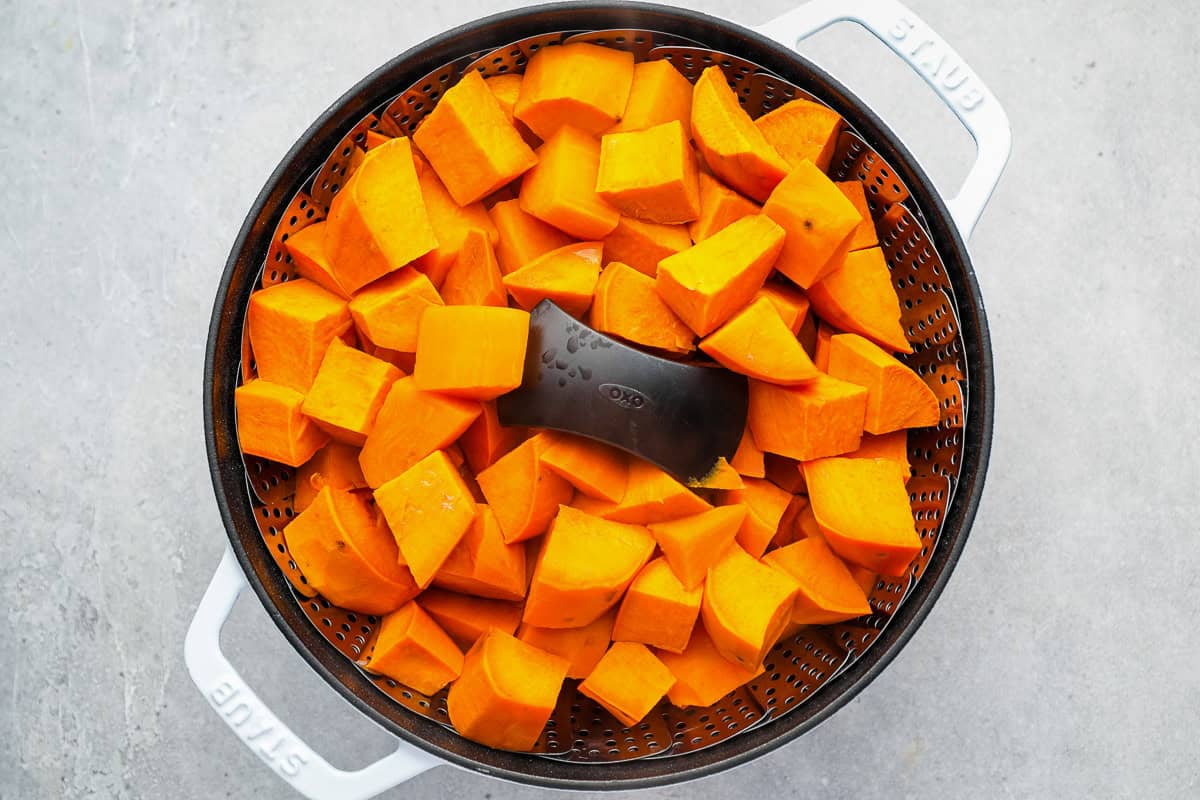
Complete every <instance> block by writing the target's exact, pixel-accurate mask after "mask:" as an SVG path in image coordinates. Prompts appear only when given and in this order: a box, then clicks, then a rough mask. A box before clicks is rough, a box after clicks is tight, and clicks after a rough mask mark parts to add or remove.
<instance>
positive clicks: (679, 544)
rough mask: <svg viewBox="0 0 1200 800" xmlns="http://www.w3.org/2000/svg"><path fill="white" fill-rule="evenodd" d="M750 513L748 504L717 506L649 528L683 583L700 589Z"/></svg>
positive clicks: (688, 587)
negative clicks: (709, 569) (748, 512)
mask: <svg viewBox="0 0 1200 800" xmlns="http://www.w3.org/2000/svg"><path fill="white" fill-rule="evenodd" d="M746 516H747V509H746V507H745V506H742V505H727V506H717V507H716V508H712V509H709V510H708V511H702V512H701V513H699V514H695V515H693V516H690V517H682V518H680V519H674V520H671V521H669V522H656V523H654V524H652V525H650V526H649V529H650V535H652V536H653V537H654V540H655V541H656V542H658V546H659V548H660V549H661V550H662V551H663V556H665V557H666V560H667V564H668V566H670V567H671V571H672V572H674V573H675V576H676V577H677V578H679V581H680V583H681V584H682V585H683V586H684V587H685V588H687V589H698V588H699V587H700V585H701V584H702V583H704V576H705V575H706V574H707V573H708V568H709V567H710V566H712V565H713V564H714V563H715V562H716V560H717V559H718V558H719V557H720V556H721V554H722V553H723V552H725V548H726V547H728V546H729V544H730V543H731V542H733V540H734V538H735V537H736V536H737V533H738V530H739V529H740V528H741V527H742V523H743V521H744V520H745V519H746Z"/></svg>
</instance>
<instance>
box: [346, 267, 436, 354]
mask: <svg viewBox="0 0 1200 800" xmlns="http://www.w3.org/2000/svg"><path fill="white" fill-rule="evenodd" d="M442 304H443V303H442V298H441V295H439V294H438V291H437V289H436V288H434V286H433V283H432V282H431V281H430V280H429V278H428V277H427V276H426V275H425V274H424V273H421V272H418V271H416V270H415V269H402V270H398V271H396V272H393V273H391V274H390V275H388V276H386V277H384V278H381V279H380V280H378V281H375V282H374V283H372V284H371V285H370V286H368V287H366V288H364V289H361V290H360V291H359V292H357V293H356V294H355V295H354V299H353V300H351V301H350V314H351V315H352V316H353V317H354V324H355V325H356V326H357V328H358V330H359V331H360V332H361V333H362V335H363V336H364V337H366V339H367V340H369V341H370V342H371V344H373V345H375V346H376V347H382V348H385V349H387V350H392V351H395V352H398V353H415V352H416V351H417V327H418V326H419V325H420V323H421V315H422V314H424V313H425V309H427V308H429V307H430V306H440V305H442Z"/></svg>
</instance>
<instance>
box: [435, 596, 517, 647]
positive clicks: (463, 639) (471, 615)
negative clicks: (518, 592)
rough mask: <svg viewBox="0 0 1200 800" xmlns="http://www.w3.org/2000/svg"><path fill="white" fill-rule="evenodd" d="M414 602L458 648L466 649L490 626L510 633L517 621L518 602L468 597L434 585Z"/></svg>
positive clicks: (512, 632) (512, 631) (513, 630)
mask: <svg viewBox="0 0 1200 800" xmlns="http://www.w3.org/2000/svg"><path fill="white" fill-rule="evenodd" d="M417 603H418V604H420V606H421V608H423V609H425V611H426V612H427V613H428V614H429V616H431V617H433V619H434V621H435V622H437V623H438V624H439V625H441V626H442V628H443V629H444V630H445V631H446V633H448V634H449V635H450V638H451V639H453V640H454V642H455V643H456V644H457V645H458V646H459V647H462V648H464V649H467V650H469V649H471V647H472V646H473V645H474V644H475V642H477V641H478V640H479V637H481V636H483V635H484V634H486V633H487V632H488V631H490V630H492V629H493V628H495V629H496V630H499V631H503V632H504V633H507V634H509V635H510V636H511V635H512V634H514V633H515V632H516V630H517V625H519V624H520V623H521V605H520V603H509V602H505V601H503V600H493V599H485V598H482V597H472V596H469V595H465V594H458V593H457V592H449V591H444V590H442V589H437V588H432V589H426V590H425V591H423V592H421V595H420V597H418V598H417Z"/></svg>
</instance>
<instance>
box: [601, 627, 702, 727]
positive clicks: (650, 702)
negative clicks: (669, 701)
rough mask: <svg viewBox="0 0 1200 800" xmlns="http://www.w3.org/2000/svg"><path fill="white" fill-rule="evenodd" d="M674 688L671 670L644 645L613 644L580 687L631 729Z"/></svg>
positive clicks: (632, 643) (630, 643)
mask: <svg viewBox="0 0 1200 800" xmlns="http://www.w3.org/2000/svg"><path fill="white" fill-rule="evenodd" d="M685 644H686V642H685ZM680 649H683V648H680ZM674 685H675V676H674V675H672V674H671V670H669V669H667V666H666V665H665V664H663V663H662V662H661V661H659V660H658V659H657V658H655V656H654V654H653V653H651V652H650V650H649V648H647V647H646V646H645V645H643V644H636V643H634V642H613V645H612V647H610V648H609V649H608V652H607V653H605V654H604V657H603V658H601V659H600V663H599V664H597V665H596V668H595V669H594V670H592V674H591V675H588V676H587V680H585V681H584V682H583V683H581V684H579V691H580V692H581V693H583V694H584V695H586V696H588V697H590V698H592V699H593V700H595V701H596V702H597V703H599V704H600V705H602V706H604V707H605V708H606V709H608V711H609V712H610V713H611V714H612V715H613V716H614V717H616V718H617V720H618V721H619V722H620V723H621V724H622V725H625V726H626V727H631V726H633V725H636V724H638V723H639V722H641V721H642V719H644V718H645V716H646V715H647V714H649V713H650V709H652V708H654V706H656V705H657V704H658V701H659V700H661V699H662V698H663V696H664V695H665V694H666V693H667V690H668V689H670V688H671V687H672V686H674Z"/></svg>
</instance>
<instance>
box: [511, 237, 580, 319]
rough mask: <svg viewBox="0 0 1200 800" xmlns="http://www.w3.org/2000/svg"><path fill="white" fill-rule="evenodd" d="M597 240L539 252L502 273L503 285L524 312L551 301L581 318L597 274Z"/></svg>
mask: <svg viewBox="0 0 1200 800" xmlns="http://www.w3.org/2000/svg"><path fill="white" fill-rule="evenodd" d="M601 247H602V245H601V243H600V242H576V243H575V244H569V245H567V246H565V247H560V248H558V249H557V250H551V251H550V252H549V253H546V254H544V255H541V256H539V257H537V258H535V259H534V260H533V261H530V262H529V263H528V264H526V265H525V266H523V267H521V268H520V269H518V270H515V271H514V272H510V273H508V274H507V275H505V276H504V281H503V282H504V288H505V289H507V290H508V293H509V294H510V295H512V298H513V300H516V301H517V305H519V306H521V308H524V309H525V310H526V311H532V310H533V308H534V306H536V305H537V304H538V303H540V302H542V301H543V300H551V301H553V302H554V303H556V304H557V305H558V306H559V307H560V308H562V310H563V311H566V312H567V313H568V314H570V315H571V316H574V317H581V316H583V314H584V313H585V312H586V311H587V310H588V306H590V305H591V304H592V293H593V292H594V291H595V290H596V281H597V280H598V279H599V277H600V248H601Z"/></svg>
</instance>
